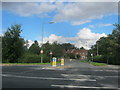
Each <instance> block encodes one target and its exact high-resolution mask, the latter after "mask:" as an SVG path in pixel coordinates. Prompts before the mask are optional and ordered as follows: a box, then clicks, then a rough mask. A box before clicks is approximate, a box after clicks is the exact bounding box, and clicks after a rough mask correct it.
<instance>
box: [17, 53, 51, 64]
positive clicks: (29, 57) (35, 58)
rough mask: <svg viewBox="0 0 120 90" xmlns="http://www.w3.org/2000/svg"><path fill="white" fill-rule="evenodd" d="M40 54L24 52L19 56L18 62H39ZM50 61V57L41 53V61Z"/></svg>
mask: <svg viewBox="0 0 120 90" xmlns="http://www.w3.org/2000/svg"><path fill="white" fill-rule="evenodd" d="M40 62H41V55H37V54H30V53H26V54H24V55H23V56H22V57H21V58H19V63H40ZM46 62H50V58H49V57H47V56H46V55H43V63H46Z"/></svg>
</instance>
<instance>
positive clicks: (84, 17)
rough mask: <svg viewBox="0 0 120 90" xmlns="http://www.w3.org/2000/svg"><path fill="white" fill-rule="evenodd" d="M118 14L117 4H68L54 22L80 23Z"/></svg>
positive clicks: (62, 8)
mask: <svg viewBox="0 0 120 90" xmlns="http://www.w3.org/2000/svg"><path fill="white" fill-rule="evenodd" d="M116 13H117V3H113V2H112V3H110V2H109V3H104V2H103V3H102V2H101V3H98V2H96V3H68V4H66V5H64V7H61V9H59V10H58V13H57V14H56V15H55V17H54V20H55V21H58V22H62V21H68V22H80V21H85V22H87V21H91V20H93V19H100V18H102V17H103V16H105V15H111V14H116Z"/></svg>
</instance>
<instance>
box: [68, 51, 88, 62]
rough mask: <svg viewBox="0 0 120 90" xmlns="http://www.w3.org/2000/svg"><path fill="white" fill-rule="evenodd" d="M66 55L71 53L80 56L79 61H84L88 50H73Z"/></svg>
mask: <svg viewBox="0 0 120 90" xmlns="http://www.w3.org/2000/svg"><path fill="white" fill-rule="evenodd" d="M67 53H72V54H74V55H75V56H77V55H80V59H81V60H83V59H86V58H87V55H88V50H85V49H80V50H78V49H73V50H71V51H67Z"/></svg>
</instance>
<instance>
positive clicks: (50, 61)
mask: <svg viewBox="0 0 120 90" xmlns="http://www.w3.org/2000/svg"><path fill="white" fill-rule="evenodd" d="M52 54H53V53H52V51H51V50H50V62H51V61H52Z"/></svg>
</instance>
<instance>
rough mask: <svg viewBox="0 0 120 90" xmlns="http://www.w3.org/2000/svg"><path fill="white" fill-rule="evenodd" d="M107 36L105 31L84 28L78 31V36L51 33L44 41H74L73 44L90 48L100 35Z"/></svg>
mask: <svg viewBox="0 0 120 90" xmlns="http://www.w3.org/2000/svg"><path fill="white" fill-rule="evenodd" d="M106 36H107V35H106V34H105V33H102V34H99V33H93V32H92V31H91V29H89V28H83V29H81V30H80V31H79V32H78V33H77V35H76V37H63V36H57V35H55V34H51V35H50V36H49V37H45V38H44V43H45V42H47V41H49V42H50V43H53V42H54V41H57V42H58V43H67V42H74V43H73V44H74V45H75V46H76V47H78V48H80V47H85V48H86V49H89V48H90V47H91V45H94V44H95V42H96V41H97V40H98V39H99V38H100V37H106Z"/></svg>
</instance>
